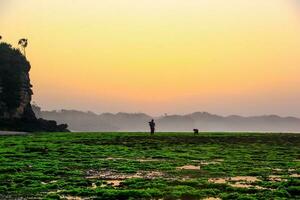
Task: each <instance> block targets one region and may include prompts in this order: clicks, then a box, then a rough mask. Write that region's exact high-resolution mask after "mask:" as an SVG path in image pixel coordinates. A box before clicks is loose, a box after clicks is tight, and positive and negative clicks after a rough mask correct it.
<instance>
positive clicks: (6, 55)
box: [0, 43, 66, 131]
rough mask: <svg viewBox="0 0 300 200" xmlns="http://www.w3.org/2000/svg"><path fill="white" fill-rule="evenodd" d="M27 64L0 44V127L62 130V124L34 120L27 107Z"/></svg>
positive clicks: (19, 54)
mask: <svg viewBox="0 0 300 200" xmlns="http://www.w3.org/2000/svg"><path fill="white" fill-rule="evenodd" d="M29 71H30V63H29V62H28V61H27V60H26V58H25V56H23V55H22V53H21V52H20V51H19V50H18V49H14V48H12V47H11V45H9V44H6V43H0V128H2V129H9V130H12V129H15V130H23V131H39V130H41V131H50V130H51V131H65V130H66V125H61V126H57V124H56V122H54V121H46V120H42V119H37V118H36V116H35V114H34V112H33V111H32V107H31V96H32V94H33V92H32V89H31V88H32V85H31V84H30V78H29Z"/></svg>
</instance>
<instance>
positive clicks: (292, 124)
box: [33, 106, 300, 132]
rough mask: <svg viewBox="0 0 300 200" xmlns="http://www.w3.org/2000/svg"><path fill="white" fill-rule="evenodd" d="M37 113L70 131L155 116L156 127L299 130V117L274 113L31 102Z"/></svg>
mask: <svg viewBox="0 0 300 200" xmlns="http://www.w3.org/2000/svg"><path fill="white" fill-rule="evenodd" d="M33 109H34V112H35V113H36V115H37V116H38V117H42V118H44V119H48V120H55V121H57V122H58V123H63V124H65V123H66V124H68V125H69V128H70V130H72V131H148V130H149V127H148V122H149V121H150V120H151V119H152V118H154V119H155V120H156V125H157V131H165V132H167V131H192V130H193V129H194V128H198V129H199V130H200V131H270V132H271V131H274V132H300V119H298V118H295V117H279V116H276V115H265V116H253V117H242V116H237V115H231V116H226V117H224V116H219V115H213V114H210V113H207V112H195V113H192V114H187V115H166V116H162V117H152V116H149V115H146V114H144V113H117V114H112V113H103V114H95V113H93V112H82V111H77V110H60V111H42V110H41V109H40V108H39V107H38V106H33Z"/></svg>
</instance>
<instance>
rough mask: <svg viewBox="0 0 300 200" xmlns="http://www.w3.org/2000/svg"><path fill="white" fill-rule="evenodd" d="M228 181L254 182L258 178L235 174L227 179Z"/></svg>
mask: <svg viewBox="0 0 300 200" xmlns="http://www.w3.org/2000/svg"><path fill="white" fill-rule="evenodd" d="M228 180H229V181H243V182H248V183H254V182H256V181H259V179H258V178H257V177H255V176H235V177H231V178H229V179H228Z"/></svg>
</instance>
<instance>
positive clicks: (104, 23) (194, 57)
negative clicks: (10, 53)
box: [0, 0, 300, 115]
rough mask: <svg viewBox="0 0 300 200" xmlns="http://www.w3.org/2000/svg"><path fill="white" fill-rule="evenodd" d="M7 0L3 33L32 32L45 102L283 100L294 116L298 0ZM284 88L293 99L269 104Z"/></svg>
mask: <svg viewBox="0 0 300 200" xmlns="http://www.w3.org/2000/svg"><path fill="white" fill-rule="evenodd" d="M4 1H6V4H3V5H4V7H6V8H7V9H6V10H5V12H3V14H0V17H1V19H0V27H1V33H0V34H1V35H2V36H3V38H4V40H5V41H8V42H11V43H14V44H15V43H16V41H17V39H18V38H21V37H27V38H28V39H29V42H30V43H29V46H28V58H29V60H30V61H31V65H32V71H31V77H32V82H33V85H34V92H35V96H34V100H35V101H37V103H39V104H41V105H42V106H43V107H45V108H60V107H66V108H77V109H84V110H86V109H93V110H96V111H98V112H101V111H113V112H116V111H118V110H120V111H131V112H135V111H143V112H150V113H155V114H159V113H163V112H173V113H176V112H177V111H178V112H191V111H196V110H206V109H210V110H209V111H212V112H219V113H230V112H229V111H230V110H232V112H231V113H241V114H252V113H255V112H256V113H264V112H272V107H276V106H278V105H279V104H280V105H281V102H282V101H283V102H285V104H282V105H283V106H285V108H286V109H287V111H286V112H284V111H282V110H276V109H275V110H274V111H275V112H278V113H281V112H282V113H283V114H288V113H289V111H288V110H289V109H290V107H289V105H290V101H291V99H296V98H298V97H300V92H297V89H296V87H295V85H297V84H298V85H299V83H300V79H299V78H298V77H297V76H298V74H299V73H300V66H299V65H300V56H299V55H300V37H299V34H300V26H299V23H300V22H299V16H298V15H297V13H296V11H295V10H294V7H293V5H291V2H292V0H291V1H290V0H288V1H286V0H272V1H261V0H253V1H246V0H228V1H223V0H189V1H184V0H161V1H158V0H157V1H153V0H151V1H150V0H122V1H121V0H103V1H98V0H63V1H62V0H43V1H39V0H26V1H23V0H4ZM0 7H1V3H0ZM4 7H3V6H2V8H0V12H1V11H2V10H3V9H4ZM279 94H285V95H286V96H287V99H284V100H282V99H280V100H278V102H277V104H276V105H275V104H273V105H272V103H271V104H270V106H269V107H268V106H266V103H265V102H266V101H267V99H268V98H272V99H276V97H278V95H279ZM279 96H280V95H279ZM216 99H219V100H220V101H222V104H220V105H219V104H215V103H216ZM232 99H234V100H232ZM247 99H248V100H249V99H251V102H250V100H249V102H247ZM279 101H280V102H279ZM253 103H254V104H255V103H256V104H259V103H260V107H259V108H258V109H257V110H256V111H253V110H252V109H251V110H249V109H247V107H248V106H249V104H253ZM170 104H173V105H170ZM233 104H235V105H233ZM293 105H294V104H293ZM179 106H180V108H179ZM222 106H223V107H222ZM235 106H238V107H235ZM264 106H265V107H267V109H265V110H263V108H264ZM221 107H222V109H220V108H221ZM224 107H225V108H224ZM242 107H243V108H242ZM226 108H228V110H226ZM290 110H292V109H290ZM298 111H299V113H298V114H297V112H298ZM298 111H295V113H294V114H295V115H300V110H298Z"/></svg>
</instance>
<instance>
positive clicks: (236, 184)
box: [229, 182, 266, 190]
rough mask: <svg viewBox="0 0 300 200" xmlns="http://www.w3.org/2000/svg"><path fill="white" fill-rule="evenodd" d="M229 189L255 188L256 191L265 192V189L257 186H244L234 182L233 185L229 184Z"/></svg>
mask: <svg viewBox="0 0 300 200" xmlns="http://www.w3.org/2000/svg"><path fill="white" fill-rule="evenodd" d="M229 185H230V186H231V187H234V188H255V189H258V190H265V189H266V188H263V187H260V186H257V185H249V184H245V183H241V182H236V183H234V184H229Z"/></svg>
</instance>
